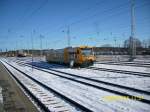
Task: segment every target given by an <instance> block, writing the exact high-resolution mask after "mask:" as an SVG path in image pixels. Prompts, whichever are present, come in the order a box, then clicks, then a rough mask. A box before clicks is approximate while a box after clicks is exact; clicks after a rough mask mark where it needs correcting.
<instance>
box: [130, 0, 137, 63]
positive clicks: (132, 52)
mask: <svg viewBox="0 0 150 112" xmlns="http://www.w3.org/2000/svg"><path fill="white" fill-rule="evenodd" d="M134 2H135V0H131V43H130V44H131V45H130V49H131V50H130V55H131V57H130V60H131V61H133V59H134V58H135V55H136V42H135V41H136V40H135V4H134Z"/></svg>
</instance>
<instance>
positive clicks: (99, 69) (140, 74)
mask: <svg viewBox="0 0 150 112" xmlns="http://www.w3.org/2000/svg"><path fill="white" fill-rule="evenodd" d="M87 69H91V70H98V71H107V72H114V73H123V74H128V75H137V76H143V77H150V73H143V72H135V71H134V72H133V71H126V70H117V69H110V68H100V67H89V68H87Z"/></svg>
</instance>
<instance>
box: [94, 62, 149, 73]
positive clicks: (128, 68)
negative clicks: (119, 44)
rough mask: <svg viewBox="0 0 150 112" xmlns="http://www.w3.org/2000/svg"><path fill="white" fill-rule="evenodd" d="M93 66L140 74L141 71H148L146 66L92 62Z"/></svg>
mask: <svg viewBox="0 0 150 112" xmlns="http://www.w3.org/2000/svg"><path fill="white" fill-rule="evenodd" d="M93 67H98V68H108V69H115V70H126V71H133V72H141V74H142V72H143V73H150V68H147V67H133V66H119V65H106V64H94V65H93Z"/></svg>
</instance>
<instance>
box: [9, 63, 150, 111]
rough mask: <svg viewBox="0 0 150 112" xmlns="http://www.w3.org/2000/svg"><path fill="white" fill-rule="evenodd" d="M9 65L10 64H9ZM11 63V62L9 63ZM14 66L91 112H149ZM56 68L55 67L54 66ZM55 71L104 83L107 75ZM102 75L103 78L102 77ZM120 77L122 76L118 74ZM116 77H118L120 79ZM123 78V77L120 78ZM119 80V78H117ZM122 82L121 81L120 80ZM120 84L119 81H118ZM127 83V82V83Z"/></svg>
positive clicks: (130, 102) (137, 104) (144, 107)
mask: <svg viewBox="0 0 150 112" xmlns="http://www.w3.org/2000/svg"><path fill="white" fill-rule="evenodd" d="M9 63H10V62H9ZM11 63H12V62H11ZM12 64H14V65H15V66H16V67H17V68H19V69H21V70H22V71H24V72H26V73H28V74H29V75H30V76H32V77H34V78H36V79H37V80H39V81H42V82H43V83H44V84H46V85H48V86H50V87H52V88H53V89H55V90H57V91H59V92H61V93H63V94H65V95H67V96H68V97H70V98H72V99H74V100H76V101H78V102H79V103H82V104H84V105H86V106H87V107H89V108H91V109H92V110H93V111H97V112H106V111H107V112H108V111H111V112H126V111H128V112H149V110H150V107H149V105H147V104H143V103H140V102H138V101H133V100H126V101H121V100H120V101H106V100H105V99H104V97H105V96H113V95H114V94H112V93H109V92H105V91H102V90H97V89H95V88H92V87H87V86H85V85H81V84H78V83H76V82H72V81H68V80H66V79H62V78H59V77H57V76H53V75H50V74H48V73H45V72H42V71H39V70H35V69H34V70H33V73H32V71H31V68H29V67H26V66H24V67H21V66H18V65H17V64H15V63H12ZM55 67H56V66H55ZM56 69H57V70H62V71H67V72H69V71H70V72H71V73H80V75H82V76H83V75H84V76H90V77H93V76H95V77H96V78H97V77H98V76H99V75H101V76H100V79H101V78H102V79H103V78H104V79H105V81H106V79H107V80H109V79H108V77H109V75H108V74H106V72H103V73H104V74H105V75H104V74H102V73H101V74H97V73H94V72H93V71H91V70H88V71H85V70H86V69H80V70H78V69H73V70H72V69H69V68H63V67H58V68H56ZM102 75H103V76H102ZM120 75H121V76H122V75H123V74H120ZM121 76H119V75H118V77H121ZM111 77H116V74H113V75H112V76H111ZM124 77H130V78H131V79H133V77H131V76H127V75H125V76H124ZM121 78H123V77H121ZM119 79H120V78H119ZM122 81H123V80H122ZM120 82H121V81H120ZM127 82H128V81H127Z"/></svg>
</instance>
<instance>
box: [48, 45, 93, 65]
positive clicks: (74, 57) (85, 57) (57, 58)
mask: <svg viewBox="0 0 150 112" xmlns="http://www.w3.org/2000/svg"><path fill="white" fill-rule="evenodd" d="M46 60H47V61H48V62H52V63H60V64H66V65H70V67H73V66H89V65H92V64H93V62H94V61H95V56H94V52H93V47H89V46H80V47H74V48H73V47H68V48H64V49H58V50H50V51H49V52H48V53H47V54H46Z"/></svg>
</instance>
